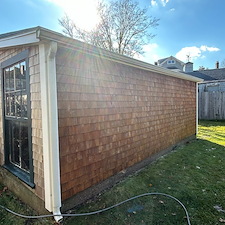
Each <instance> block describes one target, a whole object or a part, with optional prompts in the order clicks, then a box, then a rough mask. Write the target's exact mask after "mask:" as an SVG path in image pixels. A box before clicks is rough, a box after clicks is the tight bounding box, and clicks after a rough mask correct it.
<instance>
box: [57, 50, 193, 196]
mask: <svg viewBox="0 0 225 225" xmlns="http://www.w3.org/2000/svg"><path fill="white" fill-rule="evenodd" d="M57 82H58V84H57V85H58V108H59V110H58V112H59V135H60V158H61V162H60V164H61V184H62V199H63V200H65V199H67V198H69V197H71V196H72V195H74V194H76V193H78V192H80V191H82V190H84V189H86V188H88V187H90V186H92V185H94V184H96V183H98V182H100V181H102V180H104V179H106V178H108V177H110V176H112V175H114V174H116V173H118V172H119V171H121V170H123V169H125V168H127V167H129V166H132V165H134V164H135V163H137V162H139V161H141V160H143V159H145V158H147V157H149V156H151V155H153V154H155V153H157V152H159V151H161V150H163V149H166V148H167V147H169V146H171V145H173V144H175V143H177V142H179V141H180V140H182V139H184V138H186V137H189V136H191V135H193V134H195V131H196V117H195V113H196V98H195V91H196V86H195V85H196V84H195V83H194V82H190V81H186V80H181V79H177V78H173V77H169V76H165V75H161V74H156V73H154V72H148V71H144V70H141V69H137V68H134V67H131V66H126V65H122V64H120V63H116V62H112V61H108V60H105V59H103V58H98V57H94V56H90V55H88V54H83V53H80V52H77V51H71V50H67V49H66V48H59V50H58V53H57Z"/></svg>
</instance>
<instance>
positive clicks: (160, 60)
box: [158, 55, 185, 65]
mask: <svg viewBox="0 0 225 225" xmlns="http://www.w3.org/2000/svg"><path fill="white" fill-rule="evenodd" d="M167 59H174V60H176V61H177V62H179V63H180V64H181V65H184V64H185V63H184V62H182V61H180V60H179V59H177V58H175V57H174V56H172V55H171V56H169V57H167V58H163V59H159V60H158V64H162V63H164V62H165V61H166V60H167Z"/></svg>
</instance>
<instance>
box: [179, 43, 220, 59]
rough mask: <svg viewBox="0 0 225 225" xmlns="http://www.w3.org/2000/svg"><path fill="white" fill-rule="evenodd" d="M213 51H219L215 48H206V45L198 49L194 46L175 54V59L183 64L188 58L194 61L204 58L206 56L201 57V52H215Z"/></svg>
mask: <svg viewBox="0 0 225 225" xmlns="http://www.w3.org/2000/svg"><path fill="white" fill-rule="evenodd" d="M215 51H220V49H219V48H216V47H208V46H206V45H202V46H200V47H196V46H192V47H184V48H182V49H181V50H180V51H179V52H177V54H176V55H175V57H176V58H178V59H179V60H181V61H183V62H186V61H187V59H188V56H189V57H190V60H191V61H194V60H195V59H197V58H205V57H206V56H205V55H203V52H215Z"/></svg>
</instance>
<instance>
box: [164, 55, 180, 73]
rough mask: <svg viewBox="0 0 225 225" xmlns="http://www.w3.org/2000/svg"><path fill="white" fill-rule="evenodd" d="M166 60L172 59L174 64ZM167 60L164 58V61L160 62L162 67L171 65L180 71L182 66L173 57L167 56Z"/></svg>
mask: <svg viewBox="0 0 225 225" xmlns="http://www.w3.org/2000/svg"><path fill="white" fill-rule="evenodd" d="M168 60H174V61H175V63H174V64H168V63H167V61H168ZM168 60H166V61H165V62H164V63H162V65H161V66H162V67H164V68H171V67H172V68H174V67H175V68H177V69H179V70H180V71H183V66H182V65H181V64H180V63H179V62H177V61H176V60H175V59H173V58H172V59H170V58H169V59H168Z"/></svg>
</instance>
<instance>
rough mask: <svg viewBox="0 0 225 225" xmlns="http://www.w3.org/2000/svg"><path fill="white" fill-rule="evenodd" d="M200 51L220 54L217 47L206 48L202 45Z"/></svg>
mask: <svg viewBox="0 0 225 225" xmlns="http://www.w3.org/2000/svg"><path fill="white" fill-rule="evenodd" d="M200 49H201V50H202V51H204V52H205V51H209V52H218V51H219V50H220V49H219V48H215V47H208V46H206V45H202V46H201V47H200Z"/></svg>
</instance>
